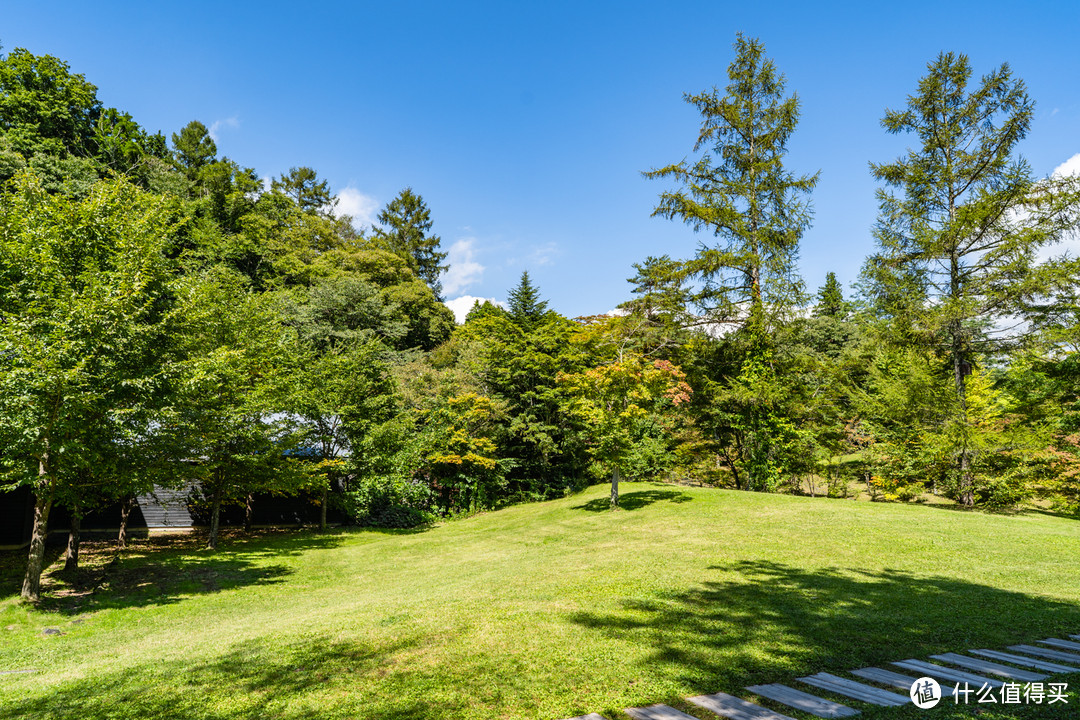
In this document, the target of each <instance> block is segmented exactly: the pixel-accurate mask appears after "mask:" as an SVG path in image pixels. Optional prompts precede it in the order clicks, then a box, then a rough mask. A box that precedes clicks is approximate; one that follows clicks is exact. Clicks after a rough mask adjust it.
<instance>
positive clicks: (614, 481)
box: [611, 467, 619, 510]
mask: <svg viewBox="0 0 1080 720" xmlns="http://www.w3.org/2000/svg"><path fill="white" fill-rule="evenodd" d="M617 507H619V468H618V467H616V468H615V469H614V470H613V471H612V472H611V509H612V510H614V509H615V508H617Z"/></svg>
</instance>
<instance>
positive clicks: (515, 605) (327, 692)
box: [0, 484, 1080, 720]
mask: <svg viewBox="0 0 1080 720" xmlns="http://www.w3.org/2000/svg"><path fill="white" fill-rule="evenodd" d="M606 492H607V490H606V488H604V487H602V486H598V487H595V488H592V489H591V490H590V491H588V492H586V493H585V494H584V495H581V496H577V497H573V498H568V499H565V500H560V501H555V502H550V503H543V504H538V505H528V506H519V507H514V508H510V509H507V510H503V511H500V512H497V513H490V514H485V515H481V516H477V517H474V518H470V519H468V520H463V521H459V522H453V523H448V524H446V525H444V526H442V527H439V528H436V529H433V530H430V531H428V532H423V533H416V534H387V533H379V532H359V531H356V532H341V533H338V534H334V535H331V536H321V537H320V536H317V535H311V534H306V533H285V534H279V535H274V536H270V537H263V538H258V539H255V540H244V539H243V538H241V537H239V536H238V537H235V538H233V539H232V540H230V541H229V542H227V543H226V544H225V546H224V548H223V549H222V550H219V551H218V552H217V553H216V554H211V553H208V552H206V551H203V550H201V549H198V546H197V545H196V544H194V543H188V544H186V545H185V546H184V547H174V546H173V547H169V548H167V549H164V550H161V549H156V550H154V551H151V548H150V547H149V546H147V545H145V544H144V545H142V546H138V547H136V549H135V550H134V551H132V552H130V553H128V554H126V555H125V556H124V557H123V558H122V559H121V560H120V561H118V562H117V563H115V564H113V565H111V566H108V567H107V568H106V567H104V566H99V567H97V568H92V569H89V570H87V571H84V572H83V573H82V574H81V576H80V578H79V579H78V581H77V582H73V583H64V582H61V581H60V580H59V579H57V578H55V577H54V578H53V579H52V581H51V583H52V584H51V590H52V592H53V596H52V597H51V599H50V600H48V601H46V603H45V604H44V605H43V607H42V608H41V609H28V608H26V607H24V606H20V605H18V604H17V603H16V602H15V600H14V596H15V593H16V590H17V583H16V579H15V577H14V576H13V574H12V573H10V572H9V573H7V575H5V576H4V577H3V578H2V584H0V598H4V599H2V600H0V670H13V669H24V668H36V669H39V670H42V671H43V672H40V673H38V674H32V675H6V676H0V717H5V718H6V717H20V718H21V717H25V718H79V719H80V720H82V719H91V720H92V719H97V718H101V719H104V718H113V717H116V718H120V717H143V718H166V717H170V718H171V717H183V718H206V719H214V720H218V719H221V720H224V719H226V718H227V719H234V718H249V717H250V718H263V717H273V718H283V719H290V720H291V719H294V718H295V719H299V718H339V717H340V718H367V719H371V720H381V719H386V720H390V719H391V718H394V719H397V720H410V719H413V718H446V719H449V718H477V719H479V718H507V719H509V718H537V719H539V720H552V719H555V718H563V717H567V716H571V715H576V714H579V713H584V712H589V711H604V712H610V716H611V717H613V718H614V717H619V715H617V714H616V711H617V709H618V708H622V707H626V706H630V705H640V704H649V703H654V702H670V703H678V702H679V698H681V697H683V696H686V695H692V694H697V693H702V692H716V691H725V692H731V693H735V694H740V695H742V696H744V697H745V696H746V694H745V693H744V692H742V691H741V690H740V688H742V687H743V686H745V685H749V684H751V683H758V682H770V681H778V682H790V681H792V680H793V679H794V678H795V677H797V676H798V675H800V674H804V673H808V672H814V671H819V670H830V671H834V672H835V671H844V670H848V669H850V668H854V667H859V666H863V665H867V664H872V663H881V662H886V661H888V660H894V659H902V658H908V657H925V656H926V655H928V654H930V653H932V652H940V651H952V650H962V649H966V648H972V647H1002V646H1004V645H1006V644H1010V643H1015V642H1021V641H1024V642H1026V641H1031V640H1035V639H1039V638H1042V637H1046V636H1048V635H1061V634H1063V633H1066V632H1072V633H1080V563H1078V562H1077V559H1078V557H1080V532H1078V530H1080V527H1078V526H1077V525H1076V523H1075V522H1074V521H1069V520H1066V519H1061V518H1056V517H1052V516H1047V515H1038V514H1029V515H1021V516H1011V517H1008V516H988V515H984V514H977V513H964V512H956V511H949V510H942V509H933V508H926V507H915V506H903V505H879V504H870V503H862V502H860V503H856V502H852V501H841V500H836V501H830V500H822V499H817V500H813V499H806V498H795V497H787V496H775V495H757V494H750V493H737V492H726V491H718V490H708V489H693V488H672V487H669V486H661V485H649V484H627V485H626V487H625V494H624V496H623V500H624V506H625V508H626V509H625V510H623V511H621V512H617V513H611V512H608V511H606V510H604V509H603V508H604V505H605V502H606V501H605V499H604V498H605V493H606ZM101 557H105V556H104V555H103V556H101ZM93 559H94V558H90V560H91V561H93ZM9 564H14V563H9ZM91 564H92V562H91ZM55 567H57V566H54V568H55ZM87 588H93V589H94V592H92V593H89V592H86V589H87ZM80 589H82V590H83V592H82V593H79V592H78V591H79V590H80ZM59 593H70V594H67V595H61V596H58V594H59ZM44 627H57V628H60V629H61V630H63V631H64V633H65V634H64V635H62V636H59V637H44V636H42V635H41V634H40V631H41V629H42V628H44ZM4 628H6V629H4ZM1071 679H1072V680H1074V682H1073V684H1072V686H1073V689H1074V690H1075V686H1076V685H1080V676H1073V677H1072V678H1071ZM1078 702H1080V701H1077V700H1076V699H1075V698H1074V700H1073V705H1072V706H1070V710H1073V711H1075V708H1076V706H1077V703H1078ZM683 707H685V706H683ZM1060 708H1061V706H1060V705H1058V706H1057V707H1056V708H1055V709H1054V711H1053V712H1050V711H1049V710H1048V709H1047V710H1046V711H1045V712H1043V711H1040V712H1042V714H1038V717H1044V716H1045V717H1048V718H1049V717H1065V715H1064V714H1060V713H1059V712H1058V710H1059V709H1060ZM864 709H865V708H864ZM1047 712H1050V714H1046V713H1047ZM947 713H948V710H943V711H938V712H937V715H936V716H937V717H945V716H946V714H947ZM1013 714H1014V713H1011V712H1009V713H1005V714H1004V715H994V714H992V713H991V714H990V715H984V716H983V717H985V718H989V717H1012V716H1013ZM1016 714H1020V713H1016ZM878 715H879V713H875V712H873V711H871V712H869V713H868V716H870V717H877V716H878ZM1029 715H1030V713H1029ZM880 716H881V717H889V718H901V717H922V715H920V714H918V711H916V712H915V713H912V709H910V708H909V709H908V710H895V709H894V710H888V711H884V714H881V715H880ZM1031 716H1032V717H1034V715H1031ZM701 717H709V716H708V715H706V714H701Z"/></svg>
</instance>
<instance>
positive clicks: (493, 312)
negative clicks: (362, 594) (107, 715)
mask: <svg viewBox="0 0 1080 720" xmlns="http://www.w3.org/2000/svg"><path fill="white" fill-rule="evenodd" d="M913 82H914V79H913ZM686 100H687V102H689V103H691V104H692V105H693V106H694V107H695V108H697V110H698V111H700V115H701V130H700V134H699V135H698V137H697V138H696V140H695V139H694V138H687V147H688V150H689V149H690V148H691V147H692V149H693V154H692V155H691V156H690V157H691V158H692V159H689V160H683V161H681V162H678V163H675V164H672V165H669V166H666V167H661V168H656V169H652V170H649V171H646V172H645V173H644V175H645V176H646V177H647V178H652V179H655V180H658V181H661V182H658V183H656V184H657V188H658V191H659V196H658V202H657V204H656V207H655V208H654V209H653V213H654V214H655V215H658V216H662V217H665V218H668V219H671V220H673V221H681V222H684V223H686V224H687V225H689V226H691V227H692V228H694V229H695V230H696V231H698V237H699V238H700V244H699V247H698V250H697V252H696V254H695V255H694V256H693V257H690V258H672V257H670V256H668V255H660V256H657V257H648V258H643V259H642V261H641V262H640V263H638V264H636V265H634V267H633V268H632V270H631V269H628V270H627V272H628V274H632V275H633V276H632V277H631V278H630V279H629V282H630V284H631V286H632V298H633V299H631V300H630V301H629V302H626V303H624V304H623V305H622V306H621V311H620V313H616V314H612V315H605V316H596V317H578V318H566V317H563V316H562V315H560V314H558V313H556V312H554V311H552V310H550V309H548V307H547V303H546V302H545V300H544V297H543V292H542V289H541V288H539V287H537V286H536V285H535V284H534V283H533V282H532V281H531V279H530V277H529V275H528V273H524V274H523V275H522V276H521V280H520V283H519V284H518V285H517V286H516V287H514V288H512V289H510V290H509V295H508V302H507V304H506V307H500V306H496V305H494V304H491V303H486V304H483V305H476V306H475V307H474V308H473V309H472V311H471V312H470V313H469V315H468V318H467V319H466V321H465V322H464V323H463V324H461V325H457V324H456V323H455V321H454V317H453V315H452V313H451V312H450V311H449V310H448V309H447V307H446V306H445V305H444V304H443V303H442V297H441V291H442V288H441V286H440V282H439V280H440V277H441V275H442V273H443V272H444V271H445V270H446V266H445V265H444V264H443V263H444V261H445V259H446V254H445V253H444V252H441V251H440V238H439V237H438V236H437V235H436V234H434V233H433V227H434V223H433V220H432V217H431V211H430V210H429V208H428V207H427V204H426V203H425V201H424V199H423V197H422V196H421V195H420V194H418V193H417V192H415V191H414V190H413V189H412V188H405V189H403V190H402V191H401V192H400V193H399V194H398V196H397V197H396V198H394V199H393V201H391V202H390V203H389V204H387V206H386V207H385V208H383V210H382V211H381V212H380V214H379V215H378V223H377V224H376V225H374V226H373V227H365V228H357V227H355V226H354V223H353V219H352V218H350V217H348V216H345V215H342V214H339V213H338V212H336V199H335V197H334V195H333V193H332V192H331V190H330V188H329V186H328V183H327V182H326V181H325V180H321V179H320V178H319V176H318V174H317V172H316V171H315V170H314V169H312V168H309V167H303V166H298V167H295V168H293V169H291V170H290V171H289V172H288V173H287V174H284V175H281V176H279V177H277V178H275V179H273V180H272V181H270V182H264V181H263V180H262V179H261V176H260V174H259V173H258V172H257V171H256V170H255V169H253V168H248V167H244V166H242V165H241V164H238V163H237V162H236V161H234V160H232V159H230V158H227V157H219V155H218V149H217V147H216V145H215V143H214V140H213V139H212V138H211V136H210V133H209V131H208V129H207V127H206V126H204V125H203V124H202V123H200V122H198V121H192V122H190V123H189V124H188V125H186V126H185V127H183V128H180V129H179V130H178V131H177V132H174V133H170V136H169V137H168V138H166V137H165V136H164V135H163V134H161V133H157V134H151V133H150V132H148V131H147V130H145V129H144V128H143V127H141V126H140V125H139V124H138V122H137V121H136V119H135V118H133V117H131V115H130V114H129V113H127V112H124V111H122V110H119V109H117V108H111V107H104V106H103V104H102V103H101V102H100V101H99V100H98V98H97V89H96V87H95V86H94V85H93V84H91V83H90V82H89V81H88V80H87V79H86V78H84V77H83V76H82V75H79V74H77V73H74V72H72V71H71V69H70V68H69V67H68V65H67V64H66V63H65V62H63V61H62V60H60V59H57V58H54V57H50V56H35V55H33V54H31V53H30V52H28V51H26V50H23V49H15V50H13V51H12V52H10V53H8V54H6V55H3V56H0V182H2V183H3V190H2V192H0V273H2V275H3V278H2V282H0V358H2V362H0V460H2V463H3V465H2V471H3V473H4V474H3V476H2V477H0V489H5V488H7V489H10V488H12V487H15V486H18V485H29V486H31V487H32V489H33V491H34V494H35V497H36V509H35V532H34V536H33V540H32V544H31V549H30V559H29V563H28V571H27V575H26V581H25V583H24V587H23V596H24V597H25V598H36V597H37V596H38V594H39V577H40V573H41V565H42V559H43V553H44V538H45V532H46V528H47V524H48V517H49V513H50V510H51V508H52V507H54V506H56V505H62V506H64V507H66V508H68V509H69V510H70V511H71V514H72V516H73V517H75V518H78V517H79V516H80V515H81V514H84V513H86V512H89V511H91V510H92V509H93V508H95V507H98V506H101V505H104V504H111V503H117V502H125V501H128V500H129V499H130V498H132V497H133V496H135V495H138V494H141V493H145V492H148V491H149V490H150V489H152V488H153V487H155V486H175V487H179V486H183V485H186V484H187V483H190V482H192V481H197V483H198V486H199V487H200V488H201V490H200V492H201V496H200V497H199V498H197V500H198V502H201V503H203V505H204V506H205V507H206V508H207V511H208V513H209V516H210V517H211V529H210V535H209V544H210V546H211V547H213V546H214V545H215V543H216V542H217V534H218V516H219V512H220V509H221V507H222V506H223V505H227V504H236V503H243V502H245V499H246V498H248V497H249V496H250V495H251V494H252V493H253V492H267V491H269V492H275V493H283V494H289V493H306V494H309V495H312V496H314V497H317V498H321V503H322V505H323V507H324V508H325V507H326V505H327V504H328V503H330V502H335V503H339V504H340V505H341V507H342V509H343V510H344V511H345V512H346V513H347V514H348V515H349V516H350V517H351V518H353V519H354V520H355V521H356V522H357V523H360V524H368V525H382V526H394V527H403V526H416V525H421V524H424V523H427V522H430V521H432V520H434V519H436V518H439V517H444V516H448V515H453V514H458V513H468V512H474V511H478V510H482V509H489V508H494V507H499V506H501V505H505V504H508V503H514V502H520V501H528V500H537V499H544V498H551V497H557V496H562V495H565V494H567V493H570V492H574V491H575V490H577V489H580V488H581V487H584V486H586V485H589V484H592V483H595V482H598V481H608V480H610V482H611V486H612V493H611V502H612V505H616V504H617V502H618V481H619V479H620V478H631V479H653V478H666V479H671V480H676V481H680V480H686V481H694V482H701V483H705V484H711V485H715V486H720V487H730V488H737V489H741V490H753V491H762V492H796V493H814V494H827V495H830V496H842V497H847V496H850V495H852V494H853V493H863V494H868V495H869V496H870V497H872V498H874V499H882V500H897V501H910V500H917V499H920V498H924V497H926V496H927V495H928V494H933V495H937V496H942V497H944V498H949V499H952V500H954V501H955V502H956V503H958V504H960V505H963V506H969V507H970V506H983V507H986V508H993V509H1001V508H1012V507H1016V506H1018V505H1020V504H1022V503H1024V502H1028V501H1031V500H1037V501H1038V502H1040V503H1043V504H1044V505H1047V506H1049V505H1052V506H1053V507H1055V508H1056V509H1058V510H1061V511H1064V512H1076V511H1078V510H1080V479H1078V473H1080V404H1078V393H1080V355H1078V351H1080V348H1078V340H1080V326H1078V322H1080V317H1078V315H1077V297H1076V296H1077V290H1078V286H1077V278H1078V275H1077V269H1078V267H1077V262H1076V260H1075V259H1073V258H1071V257H1068V256H1066V255H1064V254H1060V253H1058V252H1057V251H1056V249H1055V245H1058V244H1059V243H1060V242H1061V241H1062V240H1064V239H1067V238H1068V237H1069V236H1070V234H1073V233H1075V232H1076V230H1077V227H1078V212H1080V183H1078V179H1077V178H1076V177H1068V178H1059V177H1051V178H1036V177H1034V176H1033V174H1032V172H1031V171H1030V169H1029V168H1028V166H1027V165H1026V164H1025V162H1024V161H1023V159H1022V158H1021V157H1019V156H1018V155H1017V154H1016V146H1017V144H1018V143H1019V142H1020V141H1021V140H1022V139H1023V138H1024V137H1025V135H1026V133H1027V132H1028V129H1029V126H1030V123H1031V118H1032V113H1033V107H1034V104H1033V101H1032V100H1031V99H1030V98H1029V97H1028V95H1027V93H1026V90H1025V87H1024V83H1023V82H1022V81H1021V80H1020V79H1018V78H1015V77H1013V75H1012V74H1011V72H1010V69H1009V68H1008V66H1002V67H1000V68H997V69H995V70H993V71H992V72H990V73H989V74H987V75H985V76H983V77H981V78H978V79H975V78H974V77H973V70H972V67H971V64H970V62H969V60H968V59H967V58H966V57H965V56H964V55H959V54H951V53H943V54H941V55H940V56H938V57H937V58H936V59H934V60H932V62H930V63H929V64H928V66H927V72H926V75H925V76H924V77H923V78H921V79H918V80H917V84H915V85H914V87H913V91H912V94H911V95H910V96H909V97H908V98H906V101H904V103H903V104H902V105H900V106H899V108H900V109H896V110H889V111H886V112H885V115H884V117H883V119H882V125H883V129H884V131H885V132H889V133H899V134H903V135H904V136H905V138H906V139H907V140H908V141H909V142H910V145H911V148H912V149H910V150H909V151H908V152H907V153H906V154H905V155H903V156H902V157H899V158H896V159H894V160H892V161H885V162H882V163H880V164H871V172H872V175H873V177H874V179H876V181H878V182H879V184H880V190H879V192H878V197H879V201H880V214H879V219H878V222H877V224H876V226H875V227H874V228H873V229H872V232H873V234H874V237H875V238H876V240H877V252H876V253H875V254H874V255H873V256H872V257H870V258H868V259H867V260H866V262H865V266H864V271H863V274H862V276H861V280H860V282H859V284H858V285H857V286H856V287H855V288H849V289H848V291H847V294H846V296H845V292H844V289H843V288H841V286H840V284H839V283H838V282H837V281H836V279H835V276H833V275H832V274H830V275H829V277H828V280H827V281H826V283H825V285H824V286H823V287H821V288H820V289H818V290H817V291H816V292H810V291H808V290H807V288H805V287H804V285H803V282H802V280H801V279H800V277H799V273H798V266H797V262H798V249H799V239H800V236H801V235H802V233H803V232H804V231H805V230H806V228H807V227H808V226H809V224H810V222H811V219H812V212H811V210H812V206H811V200H812V192H813V189H814V186H815V184H816V182H817V176H816V175H815V174H813V173H809V174H802V175H799V174H796V173H793V172H792V171H791V170H790V169H788V168H787V167H785V164H784V158H785V152H786V146H787V142H788V140H789V138H790V137H791V135H792V133H794V132H795V130H796V127H797V122H798V115H799V103H798V98H797V96H796V95H795V94H794V93H790V92H789V91H788V89H787V88H786V85H785V80H784V76H783V75H782V73H780V72H779V70H778V69H777V68H775V67H774V65H773V63H772V62H771V61H770V60H769V59H768V58H767V57H766V55H765V53H764V48H763V46H762V44H761V43H760V42H758V41H757V40H752V39H747V38H744V37H742V36H740V37H739V38H738V39H737V40H736V43H735V46H734V60H733V61H732V63H731V65H730V67H729V69H728V78H727V83H726V86H725V87H724V88H723V89H719V88H714V89H713V90H711V91H706V92H703V93H701V94H697V95H687V96H686ZM900 100H903V99H901V98H898V101H900ZM661 186H663V187H661ZM648 210H649V208H643V213H645V212H648ZM331 490H333V492H330V491H331Z"/></svg>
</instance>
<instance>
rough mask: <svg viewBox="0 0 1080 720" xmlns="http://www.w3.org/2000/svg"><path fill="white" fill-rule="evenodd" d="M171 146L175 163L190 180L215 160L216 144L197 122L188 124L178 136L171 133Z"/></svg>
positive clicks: (208, 132)
mask: <svg viewBox="0 0 1080 720" xmlns="http://www.w3.org/2000/svg"><path fill="white" fill-rule="evenodd" d="M172 144H173V151H174V152H175V154H176V162H177V163H178V164H179V166H180V168H181V169H182V170H183V171H184V172H185V173H186V174H187V176H188V178H189V179H191V180H195V179H196V178H198V175H199V171H200V170H202V169H203V168H204V167H206V166H207V165H209V164H210V163H212V162H214V160H215V159H216V158H217V144H216V143H215V142H214V139H213V138H212V137H210V131H209V130H207V129H206V126H205V125H203V124H202V123H201V122H199V121H198V120H192V121H191V122H189V123H188V124H187V125H185V126H184V127H183V128H181V130H180V132H179V134H177V133H173V135H172Z"/></svg>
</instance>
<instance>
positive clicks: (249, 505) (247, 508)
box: [244, 493, 255, 532]
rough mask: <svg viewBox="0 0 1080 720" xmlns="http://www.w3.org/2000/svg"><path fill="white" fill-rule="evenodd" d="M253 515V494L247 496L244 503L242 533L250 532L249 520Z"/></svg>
mask: <svg viewBox="0 0 1080 720" xmlns="http://www.w3.org/2000/svg"><path fill="white" fill-rule="evenodd" d="M254 514H255V493H248V494H247V501H246V502H245V503H244V532H251V518H252V516H253V515H254Z"/></svg>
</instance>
